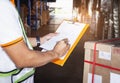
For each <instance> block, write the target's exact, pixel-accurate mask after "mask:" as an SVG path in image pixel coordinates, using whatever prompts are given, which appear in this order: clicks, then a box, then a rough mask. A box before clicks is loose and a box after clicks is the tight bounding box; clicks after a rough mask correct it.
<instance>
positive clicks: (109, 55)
mask: <svg viewBox="0 0 120 83" xmlns="http://www.w3.org/2000/svg"><path fill="white" fill-rule="evenodd" d="M96 42H97V41H96ZM96 42H95V41H93V42H92V41H88V42H85V46H84V47H85V61H84V74H83V83H113V82H114V80H115V81H116V83H119V82H120V64H119V63H120V57H119V56H120V48H119V47H116V44H118V43H119V42H120V40H119V39H118V40H117V41H110V40H108V41H105V42H106V43H100V42H104V41H100V42H99V43H96ZM92 76H94V77H92ZM92 80H94V82H92Z"/></svg>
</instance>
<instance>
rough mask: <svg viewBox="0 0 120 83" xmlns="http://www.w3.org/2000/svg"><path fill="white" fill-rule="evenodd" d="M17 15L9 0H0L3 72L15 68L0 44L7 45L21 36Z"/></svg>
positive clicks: (0, 40)
mask: <svg viewBox="0 0 120 83" xmlns="http://www.w3.org/2000/svg"><path fill="white" fill-rule="evenodd" d="M18 17H19V15H18V13H17V11H16V9H15V7H14V6H13V5H11V3H10V1H9V0H0V71H3V72H6V71H10V70H13V69H15V68H16V67H15V65H14V63H13V62H12V61H11V60H10V58H9V57H8V55H7V54H6V52H5V51H4V50H3V49H2V47H1V46H8V45H10V44H13V43H14V42H18V41H20V40H21V39H22V38H23V35H22V30H21V27H20V23H19V19H18ZM16 50H17V49H16ZM8 62H9V63H8Z"/></svg>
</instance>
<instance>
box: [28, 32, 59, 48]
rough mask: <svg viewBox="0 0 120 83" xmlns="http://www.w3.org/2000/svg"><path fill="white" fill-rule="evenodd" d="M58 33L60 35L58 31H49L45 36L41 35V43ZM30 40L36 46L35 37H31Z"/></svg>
mask: <svg viewBox="0 0 120 83" xmlns="http://www.w3.org/2000/svg"><path fill="white" fill-rule="evenodd" d="M56 35H58V33H49V34H47V35H45V36H43V37H40V44H43V43H44V42H46V41H48V40H49V39H51V38H52V37H54V36H56ZM29 41H30V43H31V44H32V46H33V47H35V46H36V45H37V43H36V38H35V37H29Z"/></svg>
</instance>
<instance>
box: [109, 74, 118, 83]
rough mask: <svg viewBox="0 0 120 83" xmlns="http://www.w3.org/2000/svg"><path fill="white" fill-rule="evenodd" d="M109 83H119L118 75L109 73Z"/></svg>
mask: <svg viewBox="0 0 120 83" xmlns="http://www.w3.org/2000/svg"><path fill="white" fill-rule="evenodd" d="M110 83H120V74H116V73H112V72H111V73H110Z"/></svg>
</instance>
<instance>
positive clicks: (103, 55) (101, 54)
mask: <svg viewBox="0 0 120 83" xmlns="http://www.w3.org/2000/svg"><path fill="white" fill-rule="evenodd" d="M98 57H99V58H101V59H105V60H111V52H104V51H99V56H98Z"/></svg>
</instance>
